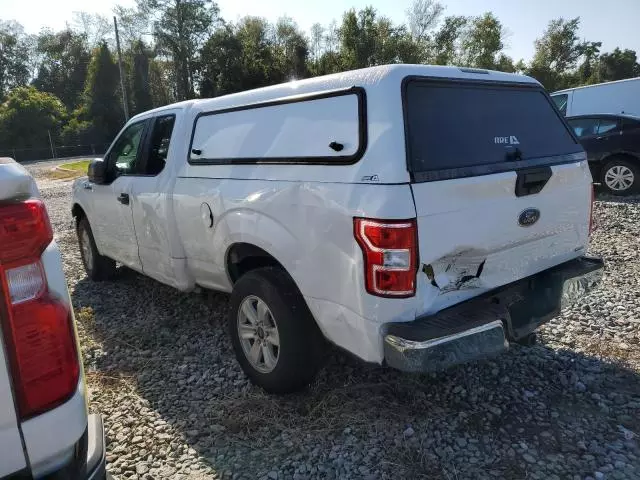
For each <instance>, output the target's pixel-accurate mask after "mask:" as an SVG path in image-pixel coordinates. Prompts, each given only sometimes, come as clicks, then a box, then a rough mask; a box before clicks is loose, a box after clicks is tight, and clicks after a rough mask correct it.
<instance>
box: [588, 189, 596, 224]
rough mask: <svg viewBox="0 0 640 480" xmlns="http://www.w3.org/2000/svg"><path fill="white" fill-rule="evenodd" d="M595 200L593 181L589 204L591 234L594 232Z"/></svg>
mask: <svg viewBox="0 0 640 480" xmlns="http://www.w3.org/2000/svg"><path fill="white" fill-rule="evenodd" d="M594 201H595V190H594V186H593V183H592V184H591V205H589V234H591V232H593V203H594Z"/></svg>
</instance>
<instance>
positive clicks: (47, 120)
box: [0, 86, 66, 148]
mask: <svg viewBox="0 0 640 480" xmlns="http://www.w3.org/2000/svg"><path fill="white" fill-rule="evenodd" d="M65 116H66V111H65V107H64V105H63V104H62V102H61V101H60V99H58V98H57V97H56V96H54V95H51V94H50V93H45V92H40V91H38V90H37V89H36V88H34V87H27V86H22V87H17V88H15V89H13V90H12V91H11V92H10V93H9V94H8V95H7V100H6V102H4V103H3V104H2V105H1V106H0V144H2V145H3V146H5V147H11V148H29V147H42V146H48V144H49V133H51V136H52V137H53V138H57V137H58V134H59V131H60V127H61V126H62V124H63V122H64V120H65Z"/></svg>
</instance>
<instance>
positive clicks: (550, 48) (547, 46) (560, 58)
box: [527, 17, 584, 91]
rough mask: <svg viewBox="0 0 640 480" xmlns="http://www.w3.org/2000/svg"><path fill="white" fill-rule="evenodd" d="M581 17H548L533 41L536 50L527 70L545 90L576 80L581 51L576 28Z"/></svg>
mask: <svg viewBox="0 0 640 480" xmlns="http://www.w3.org/2000/svg"><path fill="white" fill-rule="evenodd" d="M579 28H580V17H576V18H574V19H572V20H565V19H563V18H558V19H555V20H551V22H549V25H548V26H547V28H546V30H545V31H544V33H543V34H542V37H540V38H538V39H537V40H536V42H535V54H534V56H533V60H532V61H531V65H530V67H529V68H528V69H527V74H529V75H531V76H533V77H535V78H536V79H537V80H538V81H539V82H540V83H542V84H543V85H544V86H545V87H546V88H547V90H550V91H554V90H558V89H561V88H565V87H568V86H570V85H572V84H575V83H577V80H576V75H575V73H574V69H575V67H576V64H577V62H578V60H579V59H580V57H581V56H582V55H583V52H584V43H582V42H580V39H579V37H578V30H579Z"/></svg>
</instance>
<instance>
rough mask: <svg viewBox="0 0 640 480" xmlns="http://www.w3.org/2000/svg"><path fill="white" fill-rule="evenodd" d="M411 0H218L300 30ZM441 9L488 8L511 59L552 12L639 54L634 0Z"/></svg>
mask: <svg viewBox="0 0 640 480" xmlns="http://www.w3.org/2000/svg"><path fill="white" fill-rule="evenodd" d="M133 3H134V1H133V0H100V1H98V2H96V1H95V0H93V1H92V0H0V19H2V20H17V21H18V22H20V23H21V24H22V25H23V26H24V27H25V29H26V31H27V32H29V33H36V32H38V31H39V30H40V29H41V28H43V27H49V28H51V29H54V30H57V29H61V28H64V27H65V25H66V24H67V23H71V21H72V13H73V12H74V11H80V10H84V11H88V12H91V13H101V14H103V15H110V14H111V11H112V9H113V6H114V5H116V4H120V5H124V6H132V5H133ZM411 3H412V2H411V0H342V1H341V0H322V1H319V0H306V1H305V0H262V1H256V0H218V5H219V7H220V12H221V15H222V17H223V18H224V19H225V20H227V21H235V20H237V19H239V18H241V17H243V16H245V15H256V16H262V17H265V18H267V19H268V20H270V21H275V20H276V19H277V18H278V17H280V16H283V15H287V16H289V17H292V18H293V19H294V20H295V21H296V22H297V23H298V25H299V26H300V27H301V28H302V29H303V30H304V31H307V32H308V31H309V29H310V27H311V25H312V24H313V23H315V22H320V23H321V24H323V25H328V24H329V23H330V22H331V21H332V20H333V19H335V20H337V21H338V22H340V18H341V16H342V13H343V12H344V11H345V10H348V9H349V8H352V7H354V8H356V9H360V8H364V7H366V6H368V5H372V6H374V7H375V8H376V9H377V10H378V11H379V12H380V13H381V14H383V15H385V16H387V17H390V18H391V19H392V20H393V21H395V22H397V23H399V22H404V21H405V19H406V15H405V12H406V10H407V8H408V7H409V5H410V4H411ZM440 3H442V4H443V5H444V6H445V15H479V14H481V13H484V12H486V11H492V12H493V13H494V14H495V15H496V16H497V17H498V18H499V19H500V21H501V22H502V23H503V25H504V26H505V27H506V28H507V30H508V32H509V35H508V37H507V41H506V44H507V48H506V49H505V50H506V53H507V54H508V55H510V56H511V57H513V59H514V60H516V61H517V60H519V59H521V58H522V59H524V60H530V59H531V57H532V56H533V49H534V46H533V42H534V40H535V39H536V38H537V37H539V36H540V34H541V33H542V31H543V30H544V29H545V27H546V25H547V24H548V22H549V20H551V19H553V18H558V17H564V18H573V17H576V16H579V17H580V18H581V28H580V36H581V38H582V39H584V40H589V41H601V42H602V51H603V52H606V51H610V50H613V49H614V48H615V47H620V48H622V49H624V48H629V49H632V50H636V51H637V52H638V53H639V55H640V35H638V34H637V28H638V19H640V0H612V1H610V2H608V3H607V2H603V1H602V0H535V1H531V0H440Z"/></svg>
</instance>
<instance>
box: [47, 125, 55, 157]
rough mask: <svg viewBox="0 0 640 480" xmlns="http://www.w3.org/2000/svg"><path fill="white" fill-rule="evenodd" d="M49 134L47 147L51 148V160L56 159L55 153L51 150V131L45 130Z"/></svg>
mask: <svg viewBox="0 0 640 480" xmlns="http://www.w3.org/2000/svg"><path fill="white" fill-rule="evenodd" d="M47 133H48V134H49V146H50V147H51V158H56V151H55V149H54V148H53V140H51V130H47Z"/></svg>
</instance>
